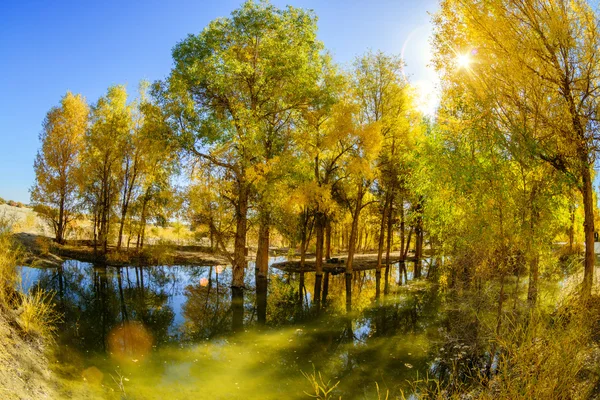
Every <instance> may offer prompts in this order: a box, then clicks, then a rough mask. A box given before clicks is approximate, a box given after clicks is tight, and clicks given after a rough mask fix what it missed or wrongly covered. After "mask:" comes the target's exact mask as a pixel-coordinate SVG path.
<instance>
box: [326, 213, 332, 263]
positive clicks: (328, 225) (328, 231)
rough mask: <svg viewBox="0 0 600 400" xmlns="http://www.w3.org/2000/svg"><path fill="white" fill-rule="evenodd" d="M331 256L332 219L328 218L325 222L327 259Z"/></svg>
mask: <svg viewBox="0 0 600 400" xmlns="http://www.w3.org/2000/svg"><path fill="white" fill-rule="evenodd" d="M330 258H331V221H330V220H329V218H327V223H326V224H325V260H329V259H330Z"/></svg>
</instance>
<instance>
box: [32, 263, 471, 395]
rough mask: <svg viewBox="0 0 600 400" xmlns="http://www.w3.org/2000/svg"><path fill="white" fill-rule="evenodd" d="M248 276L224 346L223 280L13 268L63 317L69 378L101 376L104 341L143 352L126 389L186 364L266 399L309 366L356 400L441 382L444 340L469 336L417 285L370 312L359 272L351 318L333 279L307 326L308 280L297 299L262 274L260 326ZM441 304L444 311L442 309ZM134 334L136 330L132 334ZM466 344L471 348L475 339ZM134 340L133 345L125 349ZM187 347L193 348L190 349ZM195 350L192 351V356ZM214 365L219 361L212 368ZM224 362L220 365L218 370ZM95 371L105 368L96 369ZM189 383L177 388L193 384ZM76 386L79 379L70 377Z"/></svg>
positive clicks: (275, 274)
mask: <svg viewBox="0 0 600 400" xmlns="http://www.w3.org/2000/svg"><path fill="white" fill-rule="evenodd" d="M253 270H254V268H253V265H252V263H250V265H249V268H248V272H249V273H248V274H246V281H245V284H246V290H245V291H244V293H245V298H244V308H245V310H244V318H245V320H244V321H243V322H244V326H245V327H246V331H245V332H242V333H240V334H237V335H235V336H230V335H231V334H232V333H231V326H232V323H231V322H232V320H231V318H232V310H231V291H230V287H229V283H230V282H231V270H230V269H229V268H223V267H189V266H186V267H178V266H174V267H119V268H117V267H100V266H94V265H92V264H89V263H83V262H77V261H68V262H65V264H64V265H63V267H62V268H60V269H46V270H34V269H30V268H24V273H29V274H31V275H35V279H34V281H35V282H37V284H39V285H40V286H41V287H42V288H44V289H49V290H54V291H56V293H57V296H56V297H55V301H56V302H57V305H58V307H60V309H61V311H62V312H64V322H63V325H62V326H61V327H60V330H59V332H60V337H59V338H58V342H59V344H60V345H61V349H60V351H59V353H60V354H59V355H58V356H59V358H61V357H63V361H64V362H66V363H69V364H70V365H76V366H78V367H76V368H79V371H81V370H85V369H86V368H89V367H91V366H94V367H96V366H97V367H98V368H100V369H101V370H102V371H103V372H104V373H105V374H106V373H110V369H111V368H115V367H116V366H115V365H113V364H110V362H111V361H110V359H109V361H98V360H107V358H106V354H107V352H108V350H109V349H108V347H107V346H108V343H109V342H110V339H109V338H111V337H113V336H114V332H117V333H119V332H121V333H122V332H125V333H126V334H123V335H122V336H119V337H118V340H117V344H118V346H117V347H118V348H119V349H122V351H123V352H124V354H125V355H126V356H127V357H128V358H129V359H132V360H135V361H137V359H138V358H140V357H138V356H137V355H136V353H135V351H137V350H136V349H140V348H141V349H145V347H144V346H145V345H146V343H152V351H151V354H150V355H149V356H150V358H149V359H148V361H146V364H145V367H144V368H142V369H141V370H139V371H138V372H135V371H133V372H130V373H131V374H133V375H132V377H133V376H136V375H135V374H137V373H140V374H141V373H142V371H143V370H147V371H146V372H147V375H149V376H148V377H146V376H144V375H140V376H137V382H136V384H138V385H144V384H146V383H144V382H147V384H148V385H151V384H153V382H154V381H153V380H152V379H151V378H150V376H151V375H154V374H159V375H161V376H163V378H164V377H165V376H164V375H165V374H170V373H172V372H169V371H171V369H169V368H166V365H165V364H164V363H165V362H167V361H168V362H169V363H173V362H175V363H179V362H183V361H181V360H187V361H185V362H186V363H189V362H195V361H194V360H203V358H202V357H205V359H204V364H202V365H204V367H203V368H201V369H199V370H197V373H199V374H200V373H201V374H203V376H204V375H205V374H206V373H207V369H206V368H209V369H210V370H211V371H212V370H213V369H214V371H213V372H212V373H213V374H215V376H214V378H215V379H224V378H223V377H225V376H228V375H227V374H230V375H231V374H232V373H233V372H232V370H231V368H233V367H234V365H235V369H236V371H238V370H239V371H243V372H239V371H238V372H239V373H240V374H242V375H243V376H246V375H245V374H247V379H250V377H252V376H256V374H257V372H256V371H262V372H261V373H260V375H261V376H264V377H265V379H266V377H267V376H268V378H269V382H275V381H276V382H277V384H276V386H277V388H279V389H280V390H281V391H282V393H285V390H288V389H289V387H290V386H289V385H299V387H301V386H302V385H303V382H302V379H303V378H302V376H301V374H300V371H301V370H303V371H310V370H312V368H313V366H314V367H315V368H316V369H317V370H319V371H321V372H322V373H323V374H324V375H325V376H328V377H331V378H332V379H333V378H335V379H339V380H341V381H342V383H341V384H340V387H339V390H340V391H341V393H344V392H346V393H355V392H356V391H359V392H363V390H365V388H369V387H373V385H374V384H375V382H379V383H382V378H383V379H385V377H391V376H394V377H395V378H394V379H393V381H394V382H404V381H405V379H411V378H414V377H415V376H416V373H417V371H418V372H419V373H420V374H423V373H426V372H430V373H434V374H436V375H439V376H449V375H450V374H453V373H454V372H453V371H452V370H451V369H450V366H451V365H452V359H453V358H452V357H455V356H456V354H454V353H452V349H450V350H449V348H450V347H449V346H446V347H444V343H445V341H447V340H448V337H449V336H452V335H454V333H455V332H458V331H462V330H463V329H467V327H469V326H470V327H473V325H472V318H470V317H469V314H468V310H467V311H462V310H456V309H454V310H453V309H450V310H449V311H446V310H445V309H444V308H442V307H441V303H442V302H441V299H440V297H441V296H440V295H439V294H438V293H437V291H436V290H435V288H433V287H429V286H428V285H426V284H422V283H411V284H410V285H407V286H403V287H402V288H400V289H399V290H398V291H397V292H394V293H391V294H390V295H388V296H385V297H384V299H383V300H381V301H380V302H375V274H374V273H372V272H369V271H366V272H365V271H355V272H354V273H353V275H352V277H351V284H352V293H353V296H354V299H353V301H352V303H353V311H352V313H351V314H347V313H346V301H345V293H346V288H345V276H344V275H335V276H334V275H331V276H330V277H329V279H328V281H329V285H328V286H329V287H328V295H327V298H326V300H325V301H324V302H323V304H322V308H321V311H320V312H319V313H318V314H317V313H316V312H315V310H314V307H313V293H312V289H313V288H314V279H315V276H314V274H313V273H305V274H304V287H305V293H302V296H301V294H300V293H299V288H300V276H299V274H288V273H283V272H281V271H278V270H271V273H270V274H269V276H268V286H267V290H268V302H267V304H266V320H267V324H266V326H265V325H262V324H258V322H257V319H258V318H257V315H258V313H257V304H256V303H257V301H256V298H257V297H256V294H255V290H256V288H255V287H254V282H255V280H254V274H253ZM299 298H302V299H303V301H302V302H299V301H298V299H299ZM445 302H446V303H449V304H451V302H449V301H448V299H445ZM456 321H462V322H460V325H461V326H460V327H459V326H458V325H459V324H458V322H456ZM128 326H133V327H134V328H135V329H133V333H132V332H129V331H128V330H127V329H125V328H126V327H128ZM138 327H142V332H141V333H140V331H139V330H138ZM146 333H147V334H148V338H146V336H145V334H146ZM456 334H457V333H456ZM111 335H112V336H111ZM473 335H474V337H473V342H474V343H475V342H477V340H476V339H477V333H476V332H475V333H473ZM132 338H137V339H132ZM219 338H223V339H227V338H231V340H225V341H223V340H220V339H219ZM138 339H139V341H140V343H126V341H127V340H138ZM233 342H235V343H233ZM198 343H200V344H201V346H202V347H198V346H196V344H198ZM182 345H185V346H183V347H182ZM204 346H208V347H204ZM223 346H225V347H223ZM200 348H203V349H204V350H203V353H201V354H200V355H199V354H198V351H199V350H198V349H200ZM131 349H133V350H131ZM144 351H145V350H144ZM202 354H204V356H202ZM218 354H226V357H225V356H223V357H225V358H223V359H221V358H222V357H221V358H220V356H217V355H218ZM127 357H125V358H127ZM473 357H474V358H475V354H473ZM224 359H227V360H229V361H228V363H225V364H223V362H224ZM178 360H179V361H178ZM189 360H191V361H189ZM117 361H118V360H114V362H115V363H116V362H117ZM121 361H122V360H121ZM121 361H119V362H121ZM130 361H131V360H130ZM106 362H109V364H102V363H106ZM198 362H200V361H198ZM148 363H150V364H148ZM120 365H121V367H123V365H122V364H120ZM150 365H152V367H150ZM167 365H171V364H167ZM173 365H175V364H173ZM186 365H187V364H186ZM74 368H75V367H74ZM148 368H151V369H148ZM182 368H183V367H182ZM186 368H187V367H186ZM194 371H196V369H191V370H190V372H188V373H187V374H188V375H186V376H189V377H193V376H194V374H195V373H196V372H194ZM227 371H229V372H227ZM218 374H223V375H222V376H221V375H218ZM76 376H81V375H80V372H78V373H77V375H76ZM399 377H400V378H399ZM239 379H240V380H243V379H245V378H243V377H240V378H239ZM274 380H275V381H274ZM286 385H287V386H286ZM271 389H273V388H271ZM279 389H273V390H275V392H276V391H277V390H279ZM391 389H392V390H391V393H398V390H399V389H400V387H396V388H391ZM214 390H215V392H214V394H215V396H219V395H223V393H221V392H219V390H220V389H219V388H218V387H217V386H215V388H214ZM302 390H303V389H299V392H300V393H301V392H302ZM356 393H357V392H356ZM259 394H260V392H257V396H258V395H259ZM256 398H260V396H259V397H256Z"/></svg>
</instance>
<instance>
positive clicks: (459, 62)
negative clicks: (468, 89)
mask: <svg viewBox="0 0 600 400" xmlns="http://www.w3.org/2000/svg"><path fill="white" fill-rule="evenodd" d="M471 61H472V60H471V56H470V55H469V54H468V53H465V54H459V55H457V56H456V67H457V68H458V69H462V68H468V67H469V65H470V64H471Z"/></svg>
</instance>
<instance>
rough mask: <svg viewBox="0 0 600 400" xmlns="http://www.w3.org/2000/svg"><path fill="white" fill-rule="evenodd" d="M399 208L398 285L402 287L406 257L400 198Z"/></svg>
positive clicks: (402, 199)
mask: <svg viewBox="0 0 600 400" xmlns="http://www.w3.org/2000/svg"><path fill="white" fill-rule="evenodd" d="M398 207H399V208H400V261H399V263H398V285H400V286H402V272H403V271H404V270H405V269H406V256H405V253H404V230H405V228H406V226H405V224H406V223H405V220H404V197H402V196H400V204H399V205H398Z"/></svg>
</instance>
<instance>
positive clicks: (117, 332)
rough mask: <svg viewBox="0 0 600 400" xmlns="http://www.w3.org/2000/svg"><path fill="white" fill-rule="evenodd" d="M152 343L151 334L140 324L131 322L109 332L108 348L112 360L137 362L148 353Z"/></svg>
mask: <svg viewBox="0 0 600 400" xmlns="http://www.w3.org/2000/svg"><path fill="white" fill-rule="evenodd" d="M153 341H154V340H153V338H152V334H150V332H148V330H147V329H146V328H145V327H144V326H143V325H142V324H141V323H139V322H136V321H131V322H125V323H124V324H123V325H121V326H117V327H116V328H114V329H113V330H112V331H111V332H110V334H109V336H108V348H109V351H110V354H111V356H112V357H114V358H117V359H119V360H121V361H125V360H128V361H131V360H134V359H135V360H136V361H137V360H138V359H141V358H144V356H146V355H148V354H149V353H150V350H151V349H152V343H153Z"/></svg>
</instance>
